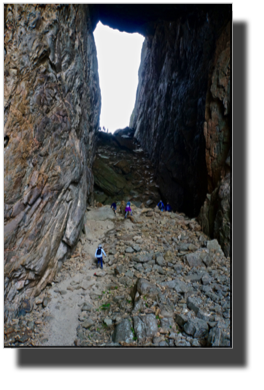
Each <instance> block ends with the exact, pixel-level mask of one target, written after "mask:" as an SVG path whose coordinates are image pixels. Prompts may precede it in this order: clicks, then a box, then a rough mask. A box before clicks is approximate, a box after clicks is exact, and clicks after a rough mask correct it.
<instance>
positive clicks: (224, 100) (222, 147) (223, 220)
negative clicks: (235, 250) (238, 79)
mask: <svg viewBox="0 0 264 390" xmlns="http://www.w3.org/2000/svg"><path fill="white" fill-rule="evenodd" d="M205 119H206V120H205V122H204V136H205V141H206V166H207V173H208V193H209V194H208V195H207V197H206V199H205V202H204V205H203V207H202V208H201V211H200V214H199V221H200V223H201V225H202V227H203V230H204V232H205V233H206V234H208V235H210V236H211V237H216V238H217V239H218V241H219V243H220V244H221V246H222V248H223V250H224V252H225V255H226V256H230V224H231V211H230V201H231V200H230V164H231V163H230V148H231V109H230V25H229V24H228V25H227V26H226V28H225V29H224V30H223V32H222V34H221V36H220V37H219V39H218V41H217V43H216V50H215V57H214V66H213V71H212V73H211V75H210V77H209V87H208V92H207V97H206V111H205Z"/></svg>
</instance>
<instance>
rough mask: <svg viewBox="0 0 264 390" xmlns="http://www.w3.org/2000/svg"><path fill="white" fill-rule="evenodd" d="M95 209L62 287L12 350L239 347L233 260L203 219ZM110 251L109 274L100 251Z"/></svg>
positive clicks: (25, 322)
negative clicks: (233, 322) (233, 323)
mask: <svg viewBox="0 0 264 390" xmlns="http://www.w3.org/2000/svg"><path fill="white" fill-rule="evenodd" d="M132 210H133V217H130V218H129V219H126V220H125V219H124V216H123V215H122V214H121V213H119V212H117V215H114V213H113V212H112V210H111V209H110V207H109V205H108V206H103V207H101V208H89V209H88V210H87V212H86V219H85V229H84V231H83V233H82V235H81V238H80V240H79V242H78V245H77V247H76V250H75V252H74V254H73V255H72V257H71V258H70V259H68V260H66V261H65V262H64V263H63V264H62V267H61V269H60V270H59V272H58V274H57V276H56V280H54V282H53V283H52V284H51V285H49V286H47V287H46V289H45V290H44V291H43V292H42V294H41V295H40V296H39V297H37V298H36V299H35V302H34V305H33V306H31V307H25V308H24V310H21V311H20V313H19V316H18V318H16V319H13V320H12V321H10V322H9V323H7V324H6V326H5V346H96V347H97V346H116V347H120V346H159V347H201V346H202V347H206V346H208V347H209V346H213V347H218V346H224V347H229V346H232V342H231V328H230V305H231V302H230V299H231V292H230V259H229V258H226V257H225V256H224V254H223V252H222V250H221V248H220V246H219V244H218V242H217V241H216V240H210V239H209V238H208V237H207V236H206V235H205V234H204V233H202V232H201V227H200V225H199V224H198V223H197V221H196V220H195V219H189V218H187V217H186V216H185V215H184V214H178V213H167V212H165V213H161V212H160V211H159V210H157V209H154V210H153V209H150V208H145V207H144V206H143V205H141V207H136V206H135V205H134V204H132ZM99 243H102V244H103V248H104V250H105V252H106V254H107V257H106V259H105V260H104V269H103V270H101V269H98V268H97V266H96V262H95V258H94V253H95V249H96V247H97V245H98V244H99Z"/></svg>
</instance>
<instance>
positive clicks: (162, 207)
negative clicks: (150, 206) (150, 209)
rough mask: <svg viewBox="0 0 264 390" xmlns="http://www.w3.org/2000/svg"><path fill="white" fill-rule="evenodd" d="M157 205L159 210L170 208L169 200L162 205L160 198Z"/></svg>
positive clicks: (168, 209) (169, 209)
mask: <svg viewBox="0 0 264 390" xmlns="http://www.w3.org/2000/svg"><path fill="white" fill-rule="evenodd" d="M157 206H158V208H159V209H160V211H171V210H172V208H171V205H170V204H169V202H167V205H166V206H164V203H163V202H162V200H160V201H159V203H158V204H157Z"/></svg>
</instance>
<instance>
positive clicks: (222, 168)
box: [130, 8, 231, 255]
mask: <svg viewBox="0 0 264 390" xmlns="http://www.w3.org/2000/svg"><path fill="white" fill-rule="evenodd" d="M222 11H223V12H222V13H220V12H218V11H216V10H215V9H214V8H212V9H211V10H207V11H206V12H205V10H204V9H202V8H201V9H200V11H197V10H196V11H195V13H192V12H186V13H185V14H182V15H181V16H180V17H178V18H176V19H175V20H173V17H172V19H171V21H167V20H164V21H159V23H157V25H156V28H155V32H154V33H153V34H149V35H147V36H146V39H145V42H144V44H143V49H142V54H141V65H140V69H139V85H138V90H137V98H136V104H135V108H134V111H133V113H132V116H131V120H130V127H132V128H134V129H135V137H136V138H137V139H138V140H139V141H140V143H141V145H142V147H143V148H144V150H146V151H147V152H148V153H149V155H150V156H151V159H152V161H153V163H154V166H155V167H156V174H157V178H158V179H157V181H158V184H159V185H160V189H161V191H162V195H163V198H164V200H165V201H169V202H170V203H171V204H172V205H173V207H174V209H175V210H178V211H183V212H185V213H187V214H188V215H189V216H197V215H198V214H199V210H200V208H201V206H202V204H203V202H204V199H205V197H206V193H209V194H211V193H212V192H213V191H215V190H216V188H217V191H216V192H217V194H216V196H215V202H214V204H213V205H212V204H211V203H210V207H209V208H210V211H208V210H207V209H205V208H203V210H202V214H203V217H202V219H203V223H202V224H203V227H204V230H205V232H206V233H207V234H208V235H210V236H211V237H217V238H218V239H219V241H220V242H221V245H222V246H223V248H225V254H226V255H228V254H229V242H230V237H229V236H230V218H229V208H230V207H229V204H230V189H229V190H228V189H227V188H226V187H227V185H226V182H227V181H228V176H227V177H226V174H228V173H229V167H228V164H229V166H230V157H229V153H230V152H229V150H230V144H231V114H230V22H229V21H230V14H229V11H228V9H226V10H224V9H222ZM174 17H175V16H174ZM224 178H225V184H224V183H222V184H223V185H224V187H225V190H224V191H220V190H219V183H220V180H221V179H224ZM220 192H221V195H220ZM209 197H210V195H209ZM209 197H208V198H209ZM212 197H213V196H212ZM208 198H207V201H208ZM207 201H206V202H207ZM212 207H213V211H212ZM209 214H210V217H209ZM211 217H212V218H211ZM209 220H210V221H209ZM219 229H220V230H219Z"/></svg>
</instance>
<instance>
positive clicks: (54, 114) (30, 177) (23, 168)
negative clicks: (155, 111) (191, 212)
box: [4, 4, 101, 315]
mask: <svg viewBox="0 0 264 390" xmlns="http://www.w3.org/2000/svg"><path fill="white" fill-rule="evenodd" d="M4 50H5V64H4V72H5V73H4V75H5V86H4V98H5V102H4V104H5V113H4V122H5V130H4V137H5V149H4V159H5V183H4V184H5V192H4V202H5V206H4V211H5V212H4V216H5V237H4V243H5V267H4V272H5V302H6V304H5V310H6V315H7V314H8V310H9V311H10V310H12V308H17V307H18V305H19V302H22V301H24V300H25V299H28V298H30V297H31V296H34V295H37V294H38V293H39V292H40V291H41V290H42V289H43V288H44V287H45V286H46V284H47V283H48V282H50V281H51V280H52V279H53V277H54V275H55V273H56V270H57V267H58V264H59V262H60V261H62V260H63V259H64V258H65V256H66V255H67V252H69V251H71V249H72V247H74V245H75V244H76V241H77V239H78V236H79V233H80V231H81V229H82V224H83V216H84V212H85V210H86V202H87V198H88V196H89V194H90V193H91V192H92V191H93V174H92V171H91V166H92V163H93V159H94V153H95V150H94V134H95V130H96V129H97V127H98V120H99V113H100V104H101V101H100V99H101V98H100V90H99V82H98V72H97V58H96V48H95V44H94V38H93V34H92V28H91V23H90V16H89V8H88V7H84V6H82V5H63V6H61V5H55V4H47V5H33V4H27V5H25V4H23V5H22V4H14V5H6V6H5V39H4ZM12 305H13V306H12Z"/></svg>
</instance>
